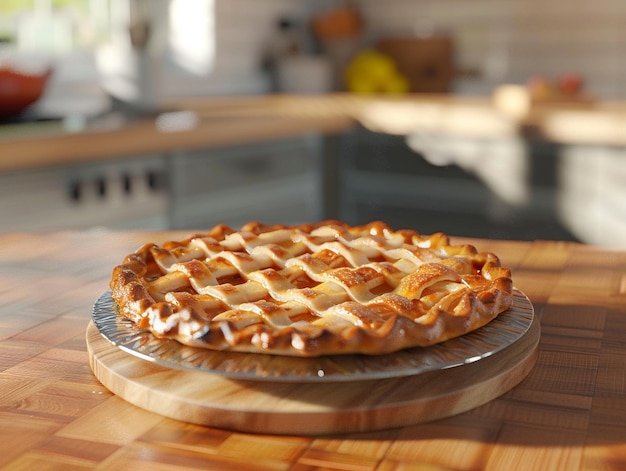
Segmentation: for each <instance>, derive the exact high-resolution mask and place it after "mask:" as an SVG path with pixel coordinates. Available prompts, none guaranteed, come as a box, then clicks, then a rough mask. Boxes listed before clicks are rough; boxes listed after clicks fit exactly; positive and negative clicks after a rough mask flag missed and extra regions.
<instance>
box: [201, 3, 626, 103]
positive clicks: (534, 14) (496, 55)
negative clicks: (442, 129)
mask: <svg viewBox="0 0 626 471" xmlns="http://www.w3.org/2000/svg"><path fill="white" fill-rule="evenodd" d="M332 3H333V2H330V1H326V2H319V1H316V2H307V1H305V0H263V1H258V0H256V1H255V0H216V3H215V13H216V20H217V21H216V25H217V28H216V45H217V48H218V49H217V50H218V56H217V60H216V64H215V65H216V69H215V75H214V76H213V77H212V79H211V84H210V85H209V89H210V90H211V91H215V92H229V91H237V90H240V91H242V92H249V91H255V90H262V89H263V88H264V87H265V86H266V84H265V83H264V82H263V80H264V77H263V76H262V75H259V70H258V67H257V65H258V54H259V53H260V48H261V47H262V46H263V45H264V44H266V43H267V41H269V40H270V38H271V34H272V33H273V32H274V26H275V20H276V18H278V17H279V16H281V15H296V16H297V15H302V14H304V13H306V12H307V8H308V9H309V10H310V9H311V8H312V6H311V5H314V6H315V7H319V5H320V4H322V5H331V4H332ZM335 3H337V2H335ZM353 3H354V4H356V5H357V6H358V7H359V8H360V9H361V11H362V13H363V15H364V18H365V19H366V25H367V30H366V37H365V38H364V42H365V44H366V43H367V41H368V40H373V39H375V38H378V37H382V36H393V35H429V34H448V35H450V36H451V37H452V38H453V39H454V41H455V58H456V65H457V66H458V67H459V69H460V70H466V71H467V70H469V71H473V72H475V73H474V74H472V75H471V76H468V77H461V78H459V79H457V80H456V81H455V83H454V90H455V91H457V92H460V93H466V94H488V93H490V92H491V91H492V89H493V87H494V86H495V85H497V84H499V83H504V82H507V83H525V82H526V81H527V80H528V79H529V78H530V77H531V76H534V75H544V76H547V77H550V78H554V77H557V76H559V75H561V74H565V73H570V72H575V73H579V74H580V75H581V76H582V77H583V78H584V79H585V82H586V86H587V90H588V92H589V93H590V94H591V95H592V96H595V97H599V98H602V99H623V98H625V97H626V86H624V84H625V83H626V57H625V56H624V51H626V28H624V25H625V24H626V2H625V1H624V0H580V1H577V2H575V4H572V2H571V1H570V0H550V1H546V0H386V1H384V2H383V1H380V0H354V1H353ZM222 78H223V79H222Z"/></svg>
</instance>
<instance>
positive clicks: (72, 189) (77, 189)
mask: <svg viewBox="0 0 626 471" xmlns="http://www.w3.org/2000/svg"><path fill="white" fill-rule="evenodd" d="M67 196H68V197H69V199H70V200H71V201H74V202H76V203H78V202H79V201H80V199H81V196H82V188H81V184H80V181H79V180H72V181H70V182H69V184H68V186H67Z"/></svg>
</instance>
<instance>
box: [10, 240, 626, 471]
mask: <svg viewBox="0 0 626 471" xmlns="http://www.w3.org/2000/svg"><path fill="white" fill-rule="evenodd" d="M182 235H184V234H181V233H175V232H168V233H145V232H144V233H139V232H132V233H129V232H127V233H124V232H106V231H89V232H65V233H52V234H48V233H46V234H11V233H7V234H0V279H1V280H2V283H1V285H0V286H1V287H0V469H63V470H83V469H111V470H120V469H156V470H164V469H176V470H188V469H225V470H231V469H232V470H235V469H236V470H288V469H290V470H302V471H304V470H313V469H320V470H321V469H326V470H353V471H366V470H377V471H401V470H408V469H428V470H434V469H450V470H478V469H481V470H483V469H486V470H501V469H542V470H578V469H581V470H582V469H586V470H588V469H626V441H625V437H626V340H625V339H626V252H612V251H608V250H605V249H600V248H594V247H589V246H585V245H580V244H575V243H569V242H555V241H535V242H514V241H492V240H476V239H473V240H471V242H472V243H473V244H474V245H476V246H477V247H478V248H479V249H480V250H491V251H494V252H495V253H497V254H498V255H499V256H500V258H501V259H502V260H503V263H505V264H506V265H508V266H510V267H512V269H513V276H514V279H515V284H516V286H517V287H518V288H519V289H521V290H522V291H523V292H524V293H526V294H527V295H528V297H529V298H530V299H531V300H532V302H533V304H534V306H535V310H536V313H537V315H538V317H539V319H540V323H541V339H540V343H539V354H538V359H537V362H536V364H535V366H534V368H533V370H532V371H531V372H530V374H529V375H528V376H527V377H526V378H525V379H524V380H523V381H522V382H521V383H520V384H519V385H518V386H517V387H515V388H513V389H512V390H511V391H509V392H507V393H505V394H504V395H503V396H501V397H499V398H497V399H495V400H493V401H491V402H489V403H487V404H486V405H483V406H480V407H478V408H476V409H472V410H470V411H468V412H465V413H462V414H460V415H455V416H452V417H449V418H446V419H442V420H438V421H434V422H430V423H425V424H420V425H411V426H406V427H403V428H399V429H391V430H384V431H379V432H370V433H356V434H348V435H335V436H304V435H302V436H298V435H257V434H249V433H241V432H233V431H229V430H222V429H215V428H209V427H205V426H199V425H191V424H186V423H183V422H178V421H176V420H173V419H168V418H164V417H161V416H159V415H157V414H155V413H152V412H147V411H145V410H143V409H140V408H138V407H136V406H133V405H131V404H130V403H128V402H126V401H124V400H122V399H120V398H119V397H117V396H115V395H113V394H111V393H110V392H109V391H108V390H107V389H106V388H104V387H103V386H102V385H101V384H100V383H99V382H98V381H97V380H96V379H95V377H94V375H93V374H92V371H91V370H90V367H89V362H88V353H87V349H86V343H85V332H86V328H87V325H88V323H89V320H90V311H91V307H92V304H93V302H94V301H95V299H96V298H97V297H98V296H99V295H100V294H101V293H102V292H103V291H105V290H106V289H107V285H108V279H109V275H110V271H111V268H112V267H113V266H114V265H115V264H117V263H119V261H121V259H122V258H123V256H124V255H125V254H127V253H129V252H130V251H132V250H134V249H135V248H137V247H138V246H139V245H140V244H141V243H143V242H146V241H154V242H157V243H158V242H162V241H164V240H166V239H172V238H178V237H179V236H182Z"/></svg>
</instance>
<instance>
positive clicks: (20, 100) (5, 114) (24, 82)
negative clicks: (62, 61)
mask: <svg viewBox="0 0 626 471" xmlns="http://www.w3.org/2000/svg"><path fill="white" fill-rule="evenodd" d="M51 75H52V69H47V70H45V71H44V72H42V73H38V74H29V73H27V72H23V71H21V70H16V69H13V68H9V67H6V66H0V118H10V117H16V116H18V115H20V114H21V113H22V112H24V111H25V110H26V109H27V108H28V107H29V106H31V105H32V104H34V103H35V102H37V100H39V98H41V95H42V94H43V92H44V90H45V88H46V84H47V82H48V79H49V78H50V76H51Z"/></svg>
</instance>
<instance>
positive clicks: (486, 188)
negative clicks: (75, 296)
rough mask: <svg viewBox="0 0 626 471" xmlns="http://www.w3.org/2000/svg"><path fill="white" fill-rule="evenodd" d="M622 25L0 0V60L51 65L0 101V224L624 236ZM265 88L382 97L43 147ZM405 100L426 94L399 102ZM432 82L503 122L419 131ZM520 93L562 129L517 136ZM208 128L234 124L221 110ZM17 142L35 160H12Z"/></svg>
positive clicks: (535, 7)
mask: <svg viewBox="0 0 626 471" xmlns="http://www.w3.org/2000/svg"><path fill="white" fill-rule="evenodd" d="M625 24H626V2H624V1H622V0H593V1H591V0H581V1H579V2H576V5H575V7H573V6H572V4H571V2H569V1H567V0H553V1H551V2H546V1H539V0H387V1H384V2H382V1H379V0H353V1H351V2H346V1H342V0H143V1H142V0H0V72H2V68H3V67H4V68H5V69H6V70H9V69H11V70H18V71H20V72H21V73H23V74H25V75H28V76H36V75H37V74H45V73H46V71H48V70H50V71H51V74H50V76H49V77H48V78H47V82H46V83H45V88H44V90H43V94H42V96H41V97H39V98H38V100H37V101H36V102H35V103H34V104H32V105H31V106H29V107H28V108H27V109H26V110H25V111H23V112H20V113H9V112H6V113H4V114H2V111H3V106H4V110H5V111H6V110H9V108H10V105H11V102H10V101H9V99H8V98H6V97H0V153H1V155H0V163H2V162H7V164H6V165H4V166H2V165H0V230H3V231H8V230H56V229H82V228H97V227H107V228H112V229H135V228H148V229H169V228H173V229H202V228H206V227H210V226H212V225H213V224H216V223H219V222H226V223H229V224H233V225H238V224H241V223H243V222H246V221H247V220H251V219H253V220H263V221H267V222H285V223H295V222H303V221H307V220H308V221H310V220H317V219H321V218H326V217H337V218H341V219H344V220H346V221H348V222H350V223H354V224H356V223H364V222H367V221H369V220H372V219H382V220H385V221H386V222H388V223H389V224H391V225H392V226H394V227H396V228H400V227H411V228H415V229H417V230H419V231H421V232H424V233H429V232H433V231H438V230H441V231H445V232H448V233H450V234H453V235H462V236H476V237H492V238H509V239H560V240H577V241H582V242H586V243H593V244H601V245H608V246H619V247H626V190H625V189H624V188H626V150H625V149H626V147H624V145H626V127H624V128H623V129H622V127H621V123H622V121H620V119H621V114H620V113H621V112H622V109H621V103H622V102H624V100H625V99H626V85H625V84H626V60H625V56H624V51H626V28H624V25H625ZM383 76H384V77H383ZM381 77H382V78H381ZM6 89H7V86H6V85H5V90H6ZM1 90H2V75H0V91H1ZM500 92H501V93H500ZM277 94H278V95H287V96H288V95H291V94H293V95H297V96H302V95H305V96H307V97H319V98H322V97H328V96H334V95H331V94H340V98H341V99H343V98H345V97H346V96H355V97H363V96H367V97H371V96H383V97H384V98H385V99H387V98H389V99H391V102H387V101H386V102H384V103H382V104H383V105H384V104H386V105H390V106H388V107H382V108H379V109H380V110H381V111H380V113H378V114H376V116H375V117H374V118H375V119H374V121H375V124H373V125H372V122H371V120H370V121H369V124H370V125H367V124H368V121H367V120H365V121H360V120H358V119H356V120H355V121H354V124H353V125H350V126H345V127H343V128H337V129H335V130H334V131H333V132H328V131H327V130H326V131H324V132H317V131H318V128H317V127H316V126H315V125H312V126H311V129H310V130H307V132H298V133H294V135H291V136H284V135H283V136H281V137H280V138H276V137H273V134H272V133H269V134H268V137H263V136H259V137H258V138H257V139H256V141H255V140H254V139H253V140H250V139H249V138H247V139H246V140H245V142H244V140H242V141H241V142H237V139H236V137H235V138H234V139H232V140H231V141H229V142H225V141H224V142H220V143H217V144H215V143H213V144H210V145H209V144H207V145H206V146H203V145H201V144H199V143H198V142H199V141H198V140H196V141H194V144H193V145H191V144H190V145H184V144H181V145H180V146H179V148H172V147H171V146H170V147H168V148H167V149H164V150H163V151H162V152H159V151H158V149H157V150H153V151H150V152H142V151H138V150H137V149H138V148H140V147H141V146H134V145H128V152H127V155H125V156H123V158H120V156H119V155H117V156H116V157H115V159H113V158H112V159H107V158H106V155H100V156H96V157H87V156H88V155H96V154H95V153H94V152H92V151H89V152H87V151H85V155H86V157H85V159H84V160H83V161H81V162H80V163H78V162H76V161H72V162H71V163H70V162H68V161H67V160H66V159H63V158H60V159H59V158H57V157H55V156H58V155H62V151H61V150H58V149H57V150H55V151H53V147H52V146H61V147H62V146H64V145H74V144H72V143H73V142H74V141H69V140H68V141H67V142H65V143H64V142H63V140H62V139H56V138H57V137H59V136H61V137H63V136H75V135H76V134H81V133H85V132H87V131H90V130H91V129H94V128H96V129H102V128H107V127H111V128H116V129H117V128H120V127H124V126H129V125H132V124H133V123H136V122H137V121H141V120H157V121H158V120H159V119H162V120H163V119H166V118H168V117H169V118H178V119H179V121H177V122H176V123H177V124H175V126H183V127H184V126H193V125H194V123H197V121H198V120H202V119H203V118H202V115H201V113H200V114H198V113H197V112H194V111H189V110H185V109H184V107H182V108H181V106H173V105H172V104H173V103H194V102H198V103H200V102H202V103H209V104H211V103H213V102H212V100H217V103H221V102H220V101H219V100H220V99H223V98H226V97H239V98H242V97H244V98H245V97H250V98H251V99H252V98H258V97H265V96H274V95H277ZM420 96H424V97H426V98H429V97H432V96H437V97H438V98H437V100H439V101H433V102H428V103H431V104H432V106H431V108H428V107H426V108H420V107H417V108H410V107H409V108H408V112H409V114H408V117H406V116H404V115H403V114H402V113H404V112H406V111H407V108H405V107H403V105H405V104H409V105H411V104H414V103H415V100H416V97H417V98H419V97H420ZM405 97H406V101H407V103H404V102H403V99H404V98H405ZM448 97H449V98H450V99H457V98H458V99H460V100H461V101H460V103H461V105H463V104H465V103H466V101H463V100H464V99H465V98H467V99H469V100H470V101H469V103H470V104H473V103H474V102H472V101H471V99H473V98H477V99H478V100H479V102H480V103H482V105H481V106H482V107H490V108H494V109H495V110H496V111H497V113H496V111H493V112H492V111H489V113H488V114H487V115H485V116H484V119H483V114H481V113H467V114H466V115H463V114H462V113H461V114H460V115H459V114H458V113H457V114H450V115H446V116H450V118H451V119H459V118H458V116H467V122H468V123H472V121H473V120H474V119H476V120H477V121H479V122H481V123H483V122H484V123H488V122H491V121H490V120H493V119H494V116H500V117H501V118H502V122H503V123H504V124H503V125H500V124H499V123H498V124H494V126H493V127H494V128H497V129H501V128H504V129H505V131H502V132H499V131H498V132H496V131H494V132H491V131H489V132H484V133H480V132H478V133H468V132H464V131H463V129H464V128H463V126H460V127H455V126H447V125H444V126H440V127H438V128H436V129H435V128H433V127H432V126H429V123H430V121H429V119H430V120H431V121H432V120H435V121H436V120H438V119H442V118H441V114H440V112H441V109H440V108H437V106H440V105H439V104H440V103H442V105H441V106H444V108H445V109H446V110H449V109H450V108H448V106H450V103H449V102H448V101H446V100H447V98H448ZM496 98H497V99H498V100H496ZM429 99H430V98H429ZM3 100H4V101H3ZM480 100H482V101H480ZM241 103H242V101H241V100H239V101H237V106H240V105H241ZM255 103H257V102H256V101H255ZM260 103H264V102H263V101H261V102H260ZM298 103H304V104H303V105H301V107H300V109H299V113H300V115H302V116H304V117H307V116H308V117H310V116H322V117H323V116H326V115H332V116H335V117H336V115H337V114H338V113H340V110H335V109H333V110H328V109H322V110H320V109H319V107H320V106H329V107H332V106H333V103H336V102H335V101H333V100H323V99H322V100H320V101H308V100H306V101H304V102H298ZM307 103H308V105H307ZM341 103H345V102H343V101H341ZM542 103H543V105H545V106H548V105H549V107H548V108H545V106H544V107H543V108H542ZM537 104H538V105H539V107H540V109H541V110H544V109H547V110H548V112H549V113H551V114H550V115H549V116H550V117H552V116H553V114H554V113H555V112H559V111H562V112H563V113H564V114H562V115H558V116H557V118H558V117H561V118H563V119H561V120H560V121H558V123H561V126H565V128H566V129H565V131H566V132H564V133H562V134H559V133H558V132H557V131H553V133H552V134H551V133H550V132H537V133H533V132H523V133H520V132H517V129H518V128H517V127H516V126H514V125H513V124H511V123H517V122H518V121H524V119H525V118H526V117H528V116H530V114H529V113H530V111H529V110H530V109H531V108H532V107H533V106H535V105H537ZM395 105H399V107H394V106H395ZM307 106H309V108H306V107H307ZM433 106H434V107H435V108H433ZM191 108H193V107H191ZM191 108H190V109H191ZM243 108H246V107H242V109H243ZM193 109H195V108H193ZM376 109H377V108H373V110H376ZM476 109H478V110H480V109H482V108H480V107H478V108H472V107H470V108H469V110H470V111H472V110H474V111H475V110H476ZM624 109H625V110H626V107H624ZM255 110H256V111H257V112H258V109H257V108H255ZM394 110H395V111H394ZM429 110H430V111H429ZM433 110H434V111H433ZM461 110H462V111H463V110H465V111H467V109H465V108H463V107H462V106H461ZM186 111H189V112H186ZM221 111H222V112H223V113H224V114H229V112H232V108H229V107H228V106H227V105H224V109H222V110H221ZM605 111H606V113H608V114H602V115H598V113H604V112H605ZM429 112H430V113H431V115H429V114H428V113H429ZM411 113H413V114H411ZM415 113H417V114H415ZM432 113H434V114H432ZM438 113H439V114H438ZM568 113H570V114H568ZM370 115H371V114H370ZM231 116H232V115H231ZM371 116H373V115H371ZM371 116H370V117H371ZM399 116H400V118H403V119H405V121H407V120H408V121H409V124H408V125H407V124H406V123H404V124H403V125H400V127H398V126H397V125H395V124H394V122H395V121H394V120H397V119H398V117H399ZM533 116H534V115H533ZM541 116H543V115H541ZM351 117H353V116H352V115H351ZM245 118H246V119H249V118H250V116H245ZM587 118H589V119H590V120H591V121H589V122H590V123H592V125H588V124H586V123H588V121H585V119H587ZM211 119H219V118H216V117H212V118H211ZM294 119H296V118H294ZM180 120H182V123H183V124H180V123H181V121H180ZM412 120H413V122H415V123H419V122H422V123H423V122H426V124H427V125H426V126H422V127H420V126H417V125H415V126H414V127H412V126H411V121H412ZM524 122H525V123H526V121H524ZM542 122H543V121H542ZM550 122H551V123H553V121H550ZM554 122H555V123H556V121H554ZM185 123H186V124H185ZM558 123H557V124H558ZM581 123H582V124H581ZM616 123H617V124H616ZM623 123H626V121H623ZM446 124H447V123H446ZM473 124H476V123H473ZM228 125H229V126H228V127H229V128H230V129H231V130H234V131H235V132H236V130H237V126H238V120H236V119H235V120H232V119H231V121H228ZM603 125H604V127H602V126H603ZM485 126H486V125H485ZM555 126H556V124H555ZM576 126H578V128H577V127H576ZM593 126H596V127H597V133H596V134H593V133H594V129H595V128H594V127H593ZM470 127H471V126H470ZM528 127H529V128H531V131H532V127H533V126H532V123H531V125H530V126H528ZM556 127H558V126H556ZM556 127H555V129H556ZM607 127H608V128H610V131H611V132H607V131H606V128H607ZM441 128H443V129H444V130H443V131H442V130H441ZM456 129H462V131H461V132H458V133H457V132H455V130H456ZM525 129H526V128H525ZM550 129H552V128H550ZM540 131H541V130H540ZM570 135H573V138H572V139H569V138H568V137H563V136H570ZM622 135H624V137H622ZM50 136H54V137H55V140H53V141H50V144H47V145H42V146H39V147H36V146H34V144H32V143H33V142H35V143H36V142H37V140H41V139H46V138H49V137H50ZM235 136H236V134H235ZM580 136H588V138H587V137H586V138H585V139H583V138H580ZM137 139H145V137H142V135H140V134H138V135H137ZM42 142H47V141H42ZM81 142H83V141H81ZM29 145H33V146H34V147H33V148H32V149H33V150H29V149H30V147H28V148H27V146H29ZM81 145H87V146H88V145H89V144H88V143H87V144H84V143H83V144H81ZM120 145H121V144H120ZM20 146H21V147H20ZM18 148H19V149H26V150H21V151H20V152H22V151H23V152H24V153H25V154H24V155H28V156H29V157H30V156H31V154H28V152H31V153H34V152H38V153H39V154H40V155H37V156H34V157H33V159H34V160H35V161H37V162H40V164H38V165H30V164H29V165H24V166H23V168H22V167H20V164H19V162H15V161H14V160H15V159H16V158H15V157H14V156H13V154H12V149H14V150H15V152H16V153H17V149H18ZM68 152H69V150H68ZM71 152H72V154H79V153H80V149H76V148H72V150H71ZM48 154H49V155H50V158H49V160H46V159H47V158H48ZM19 155H22V154H19ZM9 162H10V163H9ZM42 162H44V163H42Z"/></svg>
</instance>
